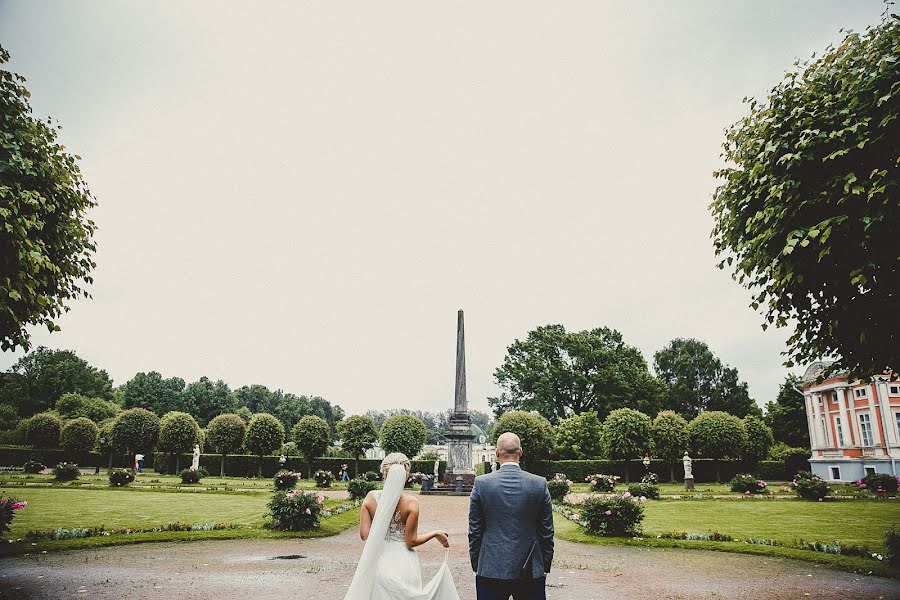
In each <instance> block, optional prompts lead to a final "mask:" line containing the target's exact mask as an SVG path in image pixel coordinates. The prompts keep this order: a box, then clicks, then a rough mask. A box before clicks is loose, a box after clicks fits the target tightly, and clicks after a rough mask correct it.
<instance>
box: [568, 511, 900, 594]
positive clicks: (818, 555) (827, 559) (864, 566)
mask: <svg viewBox="0 0 900 600" xmlns="http://www.w3.org/2000/svg"><path fill="white" fill-rule="evenodd" d="M553 522H554V527H555V529H556V537H557V538H559V539H561V540H565V541H567V542H574V543H576V544H594V545H598V546H633V547H640V548H680V549H684V550H710V551H714V552H731V553H734V554H753V555H757V556H772V557H778V558H788V559H794V560H802V561H805V562H810V563H815V564H817V565H824V566H827V567H833V568H835V569H840V570H842V571H850V572H852V573H858V574H863V575H877V576H879V577H888V578H891V579H900V569H897V568H895V567H892V566H890V565H889V564H886V563H884V562H881V561H876V560H868V559H865V558H860V557H858V556H839V555H834V554H825V553H822V552H813V551H811V550H801V549H799V548H784V547H781V546H763V545H756V544H745V543H743V542H708V541H701V540H696V541H694V540H670V539H658V538H655V537H646V538H640V539H636V538H613V537H602V536H598V535H591V534H589V533H586V532H585V531H584V530H583V529H582V528H581V527H580V526H579V525H578V524H576V523H573V522H572V521H570V520H569V519H567V518H565V517H563V516H561V515H559V514H554V515H553Z"/></svg>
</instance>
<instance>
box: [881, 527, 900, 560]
mask: <svg viewBox="0 0 900 600" xmlns="http://www.w3.org/2000/svg"><path fill="white" fill-rule="evenodd" d="M884 545H885V546H887V555H886V556H885V558H886V559H887V562H888V564H890V565H891V566H892V567H900V533H898V532H897V527H896V525H891V528H890V529H889V530H888V532H887V533H886V534H885V536H884Z"/></svg>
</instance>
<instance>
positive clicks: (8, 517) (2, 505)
mask: <svg viewBox="0 0 900 600" xmlns="http://www.w3.org/2000/svg"><path fill="white" fill-rule="evenodd" d="M26 506H28V503H27V502H19V501H18V500H16V499H15V498H3V497H0V537H3V536H4V534H6V532H7V531H9V526H10V525H12V521H13V517H15V511H17V510H21V509H23V508H25V507H26Z"/></svg>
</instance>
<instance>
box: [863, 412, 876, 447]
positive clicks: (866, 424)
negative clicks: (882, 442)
mask: <svg viewBox="0 0 900 600" xmlns="http://www.w3.org/2000/svg"><path fill="white" fill-rule="evenodd" d="M859 433H860V435H861V436H862V445H863V446H871V445H873V443H874V440H873V439H872V419H870V418H869V413H861V414H860V415H859Z"/></svg>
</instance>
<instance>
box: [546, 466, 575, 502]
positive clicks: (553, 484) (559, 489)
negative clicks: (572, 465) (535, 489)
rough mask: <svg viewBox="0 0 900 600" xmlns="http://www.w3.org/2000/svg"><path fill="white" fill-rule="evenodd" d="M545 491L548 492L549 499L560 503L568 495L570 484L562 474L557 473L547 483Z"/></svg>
mask: <svg viewBox="0 0 900 600" xmlns="http://www.w3.org/2000/svg"><path fill="white" fill-rule="evenodd" d="M547 489H548V490H549V491H550V498H551V499H552V500H553V501H555V502H561V501H562V500H564V499H565V497H566V496H568V495H569V490H571V489H572V482H571V481H569V480H568V479H566V476H565V475H563V474H562V473H557V474H556V475H555V476H554V477H553V479H551V480H550V481H548V482H547Z"/></svg>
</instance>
